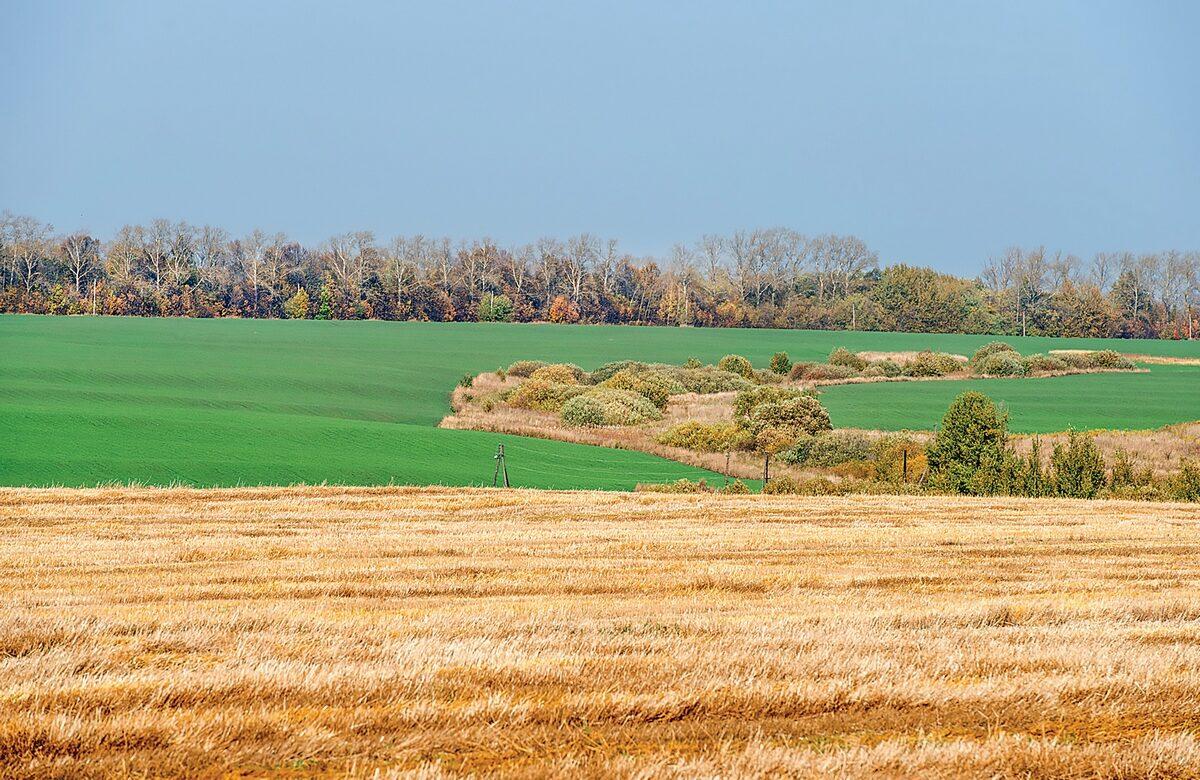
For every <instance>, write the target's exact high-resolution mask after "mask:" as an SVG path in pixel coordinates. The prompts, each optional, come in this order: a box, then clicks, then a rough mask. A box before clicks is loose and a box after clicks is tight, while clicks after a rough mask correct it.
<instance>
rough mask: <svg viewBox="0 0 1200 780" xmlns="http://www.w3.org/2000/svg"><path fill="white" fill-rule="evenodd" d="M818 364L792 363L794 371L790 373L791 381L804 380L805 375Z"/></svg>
mask: <svg viewBox="0 0 1200 780" xmlns="http://www.w3.org/2000/svg"><path fill="white" fill-rule="evenodd" d="M815 365H816V363H804V362H801V363H792V370H791V371H789V372H788V377H789V378H791V379H803V378H804V374H805V373H806V372H807V371H808V370H809V369H810V368H812V367H813V366H815Z"/></svg>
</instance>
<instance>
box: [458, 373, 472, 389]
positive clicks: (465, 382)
mask: <svg viewBox="0 0 1200 780" xmlns="http://www.w3.org/2000/svg"><path fill="white" fill-rule="evenodd" d="M474 384H475V375H474V374H463V375H462V378H461V379H459V380H458V386H459V387H471V386H472V385H474Z"/></svg>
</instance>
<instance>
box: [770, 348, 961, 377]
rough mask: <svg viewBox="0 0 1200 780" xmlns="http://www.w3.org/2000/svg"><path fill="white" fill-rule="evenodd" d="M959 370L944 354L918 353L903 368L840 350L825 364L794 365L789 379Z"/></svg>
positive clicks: (934, 373) (914, 374)
mask: <svg viewBox="0 0 1200 780" xmlns="http://www.w3.org/2000/svg"><path fill="white" fill-rule="evenodd" d="M960 370H962V363H960V362H959V360H958V359H957V358H955V357H954V356H953V355H949V354H946V353H944V352H931V351H929V350H926V351H924V352H919V353H917V354H916V355H914V356H913V357H912V358H911V359H909V360H908V361H907V362H906V363H905V364H904V365H900V364H899V363H897V362H896V361H895V360H892V359H891V358H882V359H880V360H873V361H868V360H867V359H866V358H864V357H862V356H861V355H857V354H855V353H853V352H851V351H850V350H848V349H846V348H844V347H838V348H837V349H835V350H834V351H833V352H831V353H830V354H829V360H828V361H827V362H825V363H793V364H792V370H791V373H790V376H791V378H792V379H793V380H806V381H810V382H816V381H829V380H839V379H853V378H854V377H867V378H873V377H898V376H911V377H934V376H946V375H947V374H953V373H955V372H957V371H960Z"/></svg>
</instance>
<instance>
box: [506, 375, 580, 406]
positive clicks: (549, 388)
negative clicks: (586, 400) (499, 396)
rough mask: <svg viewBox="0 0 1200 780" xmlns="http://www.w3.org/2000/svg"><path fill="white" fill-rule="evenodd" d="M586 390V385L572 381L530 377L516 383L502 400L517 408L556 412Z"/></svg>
mask: <svg viewBox="0 0 1200 780" xmlns="http://www.w3.org/2000/svg"><path fill="white" fill-rule="evenodd" d="M586 390H587V388H586V387H583V386H582V385H578V384H574V383H571V384H568V383H565V382H547V381H545V380H539V379H532V378H531V379H527V380H525V381H524V382H522V383H521V384H519V385H517V387H516V388H515V389H514V390H512V391H511V392H510V393H509V394H508V395H507V396H506V397H505V399H504V400H505V401H507V402H508V404H509V406H515V407H517V408H518V409H536V410H538V411H543V412H557V411H559V410H560V409H562V408H563V404H565V403H566V402H567V401H569V400H571V399H572V398H574V397H576V396H578V395H581V394H582V393H583V392H584V391H586Z"/></svg>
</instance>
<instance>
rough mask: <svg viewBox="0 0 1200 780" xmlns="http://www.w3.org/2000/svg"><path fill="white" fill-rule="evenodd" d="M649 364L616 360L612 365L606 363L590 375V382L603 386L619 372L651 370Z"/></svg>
mask: <svg viewBox="0 0 1200 780" xmlns="http://www.w3.org/2000/svg"><path fill="white" fill-rule="evenodd" d="M649 367H650V366H649V364H648V363H643V362H641V361H640V360H614V361H613V362H611V363H605V364H604V365H602V366H600V367H599V368H597V369H596V370H595V371H593V372H592V373H591V374H589V375H588V381H589V382H591V383H592V384H594V385H598V384H602V383H604V382H607V381H608V380H609V379H612V378H613V375H615V374H616V373H617V372H618V371H624V370H626V369H630V368H632V369H637V370H641V369H645V368H649Z"/></svg>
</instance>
